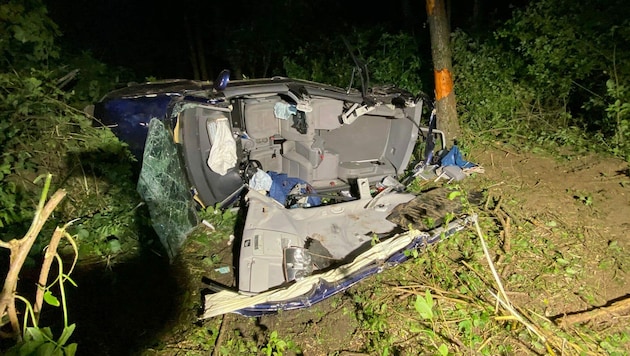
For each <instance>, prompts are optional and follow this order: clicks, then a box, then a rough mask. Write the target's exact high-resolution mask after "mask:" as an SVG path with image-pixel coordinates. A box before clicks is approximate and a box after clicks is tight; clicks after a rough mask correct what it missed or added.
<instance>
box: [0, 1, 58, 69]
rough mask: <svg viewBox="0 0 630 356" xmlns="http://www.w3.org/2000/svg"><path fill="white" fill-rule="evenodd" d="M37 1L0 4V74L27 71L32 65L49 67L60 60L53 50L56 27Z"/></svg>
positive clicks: (56, 52) (46, 11) (56, 33)
mask: <svg viewBox="0 0 630 356" xmlns="http://www.w3.org/2000/svg"><path fill="white" fill-rule="evenodd" d="M47 14H48V10H46V7H45V6H44V5H43V4H42V3H41V2H40V1H39V0H27V1H19V0H17V1H16V0H9V1H8V2H7V3H3V4H0V37H1V40H0V57H2V58H3V61H2V62H0V70H2V71H3V72H4V71H7V70H11V69H14V68H24V67H28V66H29V65H31V64H33V63H39V64H41V65H44V66H46V65H48V63H49V61H50V60H51V59H54V58H58V57H59V50H58V48H57V47H55V46H54V40H55V37H56V36H58V35H59V29H58V27H57V25H56V24H55V23H54V22H53V21H52V20H51V19H50V18H49V17H48V15H47Z"/></svg>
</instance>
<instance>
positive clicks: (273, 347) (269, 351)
mask: <svg viewBox="0 0 630 356" xmlns="http://www.w3.org/2000/svg"><path fill="white" fill-rule="evenodd" d="M261 351H262V352H263V354H265V355H267V356H272V355H273V356H282V355H284V353H285V352H287V351H293V352H300V348H299V347H297V346H296V345H295V343H294V342H293V341H291V340H288V341H287V340H284V339H282V338H280V337H279V336H278V332H277V331H275V330H274V331H272V332H271V334H270V335H269V340H268V341H267V345H265V346H263V347H262V349H261Z"/></svg>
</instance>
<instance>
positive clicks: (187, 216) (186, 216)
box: [138, 119, 197, 260]
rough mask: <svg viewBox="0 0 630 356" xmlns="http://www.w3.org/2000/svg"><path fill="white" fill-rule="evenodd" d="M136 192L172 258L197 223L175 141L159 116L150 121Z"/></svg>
mask: <svg viewBox="0 0 630 356" xmlns="http://www.w3.org/2000/svg"><path fill="white" fill-rule="evenodd" d="M138 193H140V196H142V198H143V199H144V201H145V202H146V203H147V205H148V207H149V211H150V214H151V223H152V225H153V229H154V230H155V232H156V233H157V234H158V236H159V238H160V242H161V243H162V245H163V246H164V249H165V250H166V252H167V253H168V256H169V259H170V260H172V259H173V258H174V257H175V256H176V255H177V251H178V250H179V247H180V246H181V245H182V243H183V242H184V240H185V238H186V235H187V234H188V232H190V230H191V229H192V228H193V227H195V226H196V225H197V214H196V212H195V207H194V205H193V203H192V201H191V199H190V193H189V191H188V187H187V185H186V179H185V177H184V173H183V170H182V169H181V166H180V161H179V157H178V153H177V148H176V147H175V143H174V142H173V139H172V137H171V135H170V133H169V132H168V131H167V130H166V127H165V126H164V124H163V123H162V122H161V121H160V120H158V119H152V120H151V122H150V123H149V133H148V136H147V141H146V145H145V149H144V157H143V162H142V170H141V171H140V178H139V179H138Z"/></svg>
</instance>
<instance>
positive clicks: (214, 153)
mask: <svg viewBox="0 0 630 356" xmlns="http://www.w3.org/2000/svg"><path fill="white" fill-rule="evenodd" d="M208 135H209V136H210V143H211V144H212V148H210V156H209V157H208V167H210V169H212V170H213V171H215V172H216V173H218V174H220V175H225V173H227V171H228V169H230V168H232V167H234V166H235V165H236V161H237V157H236V140H234V136H232V131H231V130H230V124H229V122H228V119H227V118H226V117H220V118H218V119H216V120H212V121H208Z"/></svg>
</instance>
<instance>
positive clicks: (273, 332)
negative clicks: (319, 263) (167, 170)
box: [193, 179, 630, 356]
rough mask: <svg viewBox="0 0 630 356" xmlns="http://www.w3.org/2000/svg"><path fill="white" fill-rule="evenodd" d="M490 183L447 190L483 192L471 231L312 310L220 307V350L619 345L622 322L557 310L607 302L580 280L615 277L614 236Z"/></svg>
mask: <svg viewBox="0 0 630 356" xmlns="http://www.w3.org/2000/svg"><path fill="white" fill-rule="evenodd" d="M495 184H496V182H492V181H487V180H484V179H476V180H475V179H471V180H470V181H465V182H464V183H462V184H461V186H460V187H456V186H454V187H453V189H454V190H453V191H462V192H463V191H465V190H467V189H470V190H473V189H481V190H483V191H484V192H485V193H486V194H485V201H483V202H482V203H481V204H480V205H479V206H475V207H470V209H472V210H473V211H474V212H475V213H476V214H478V216H479V220H478V221H479V231H476V230H475V229H470V230H466V231H463V232H460V233H458V234H457V235H455V236H452V237H451V238H449V239H447V240H445V241H443V242H441V243H440V244H438V245H434V246H432V247H429V248H427V249H425V250H422V251H410V252H409V255H410V256H413V258H412V259H411V260H410V261H408V262H406V263H403V264H401V265H400V266H397V267H396V268H392V269H388V270H386V271H384V272H383V273H381V274H378V275H375V276H373V277H370V278H368V279H367V280H365V281H363V282H362V283H359V284H358V285H357V286H355V287H353V288H351V289H349V290H348V291H347V292H346V293H344V294H343V295H339V296H335V297H333V298H330V299H329V300H327V301H325V302H322V303H319V304H317V305H314V306H312V307H311V308H308V309H305V310H300V311H296V312H285V313H280V314H279V315H276V316H272V317H263V318H260V319H255V320H250V321H249V322H247V323H245V324H243V319H244V318H241V317H236V316H225V317H224V318H231V319H230V320H231V321H230V322H229V323H225V322H224V323H223V328H225V330H224V331H223V332H225V333H226V334H225V335H226V336H225V338H224V339H223V340H222V341H221V343H220V346H219V348H220V349H219V351H220V352H221V353H220V354H230V353H239V352H240V353H244V354H269V352H271V354H277V355H280V354H288V355H293V354H301V350H304V351H303V352H304V354H328V355H339V354H342V353H343V351H351V352H362V353H367V354H375V355H417V354H430V355H442V356H446V355H459V354H475V355H476V354H481V355H513V354H540V355H542V354H549V355H599V354H610V355H625V354H627V352H628V349H629V348H630V333H629V331H628V330H627V328H626V327H625V326H624V324H623V319H618V320H617V321H614V320H613V321H609V322H607V323H603V324H602V323H590V324H589V323H586V324H583V325H579V324H577V325H562V323H561V321H562V317H563V313H564V312H565V311H566V310H576V306H579V305H582V306H584V305H588V306H601V305H603V304H604V303H606V302H607V301H606V300H603V299H602V298H601V296H600V294H599V293H598V289H599V288H600V287H601V286H598V285H596V284H589V283H587V282H585V281H586V279H587V278H589V276H590V274H592V271H594V270H599V271H601V272H602V273H611V274H613V277H612V280H613V281H614V280H615V279H614V274H616V273H618V274H619V275H621V274H623V273H627V272H628V266H630V263H629V262H630V258H628V257H627V256H626V255H627V254H624V251H623V249H622V248H621V247H620V246H619V243H618V242H616V241H610V242H609V243H608V244H607V245H606V246H604V247H598V246H595V245H593V244H591V243H590V241H591V240H593V236H592V231H591V230H589V228H587V227H583V226H574V225H569V224H567V223H566V222H564V221H563V219H562V218H561V217H560V216H558V215H556V214H554V213H551V212H544V213H540V214H538V215H536V216H521V215H519V211H520V210H519V209H517V208H518V207H519V206H520V205H521V204H522V202H521V201H519V200H518V199H516V198H513V197H508V196H496V195H493V194H492V193H491V192H492V190H491V189H487V187H492V186H494V185H495ZM416 186H418V187H420V188H421V186H422V185H421V184H416ZM569 193H570V194H574V193H575V194H577V193H578V192H569ZM579 194H580V196H581V197H584V199H577V198H576V200H577V201H576V204H579V205H587V206H589V210H593V211H596V209H597V206H598V204H600V202H599V201H598V200H593V199H590V200H589V199H588V197H589V196H590V195H589V192H579ZM451 196H452V198H454V199H461V197H463V196H465V194H451ZM589 201H590V203H589V204H587V202H589ZM591 208H592V209H591ZM211 213H212V214H208V215H209V216H214V217H215V219H216V220H213V221H211V222H212V223H213V224H216V226H218V228H217V230H221V231H223V230H222V229H223V227H227V226H229V225H230V224H231V223H233V220H232V222H230V220H231V219H232V216H230V215H226V216H224V215H222V214H215V212H214V211H211ZM228 233H229V229H228V228H225V231H224V232H222V233H221V234H220V235H217V236H218V237H217V236H215V237H213V238H219V239H222V240H225V239H227V236H228V235H227V234H228ZM482 240H483V241H484V242H485V243H486V245H487V246H486V248H485V249H484V247H483V244H482ZM593 256H603V257H601V258H592V257H593ZM493 268H494V269H495V271H496V273H495V272H493V270H492V269H493ZM617 283H623V279H621V278H620V277H619V278H618V279H617ZM232 318H234V319H232ZM239 318H240V319H239ZM217 320H218V319H211V320H208V321H206V322H204V323H203V325H204V326H205V327H206V328H208V327H209V325H215V324H216V323H217ZM224 320H227V319H224ZM245 320H247V319H245ZM263 324H264V325H265V327H262V326H261V325H263ZM210 329H211V330H212V332H210V333H209V335H208V333H206V334H204V335H208V336H207V337H206V338H205V339H204V338H203V337H201V338H200V337H199V334H196V336H195V334H194V333H193V337H195V338H196V339H197V340H198V341H197V344H198V345H199V347H198V348H199V349H200V350H204V351H205V350H208V349H209V348H210V349H214V347H216V346H215V342H216V338H217V332H218V331H217V330H218V329H216V327H213V328H210ZM239 330H240V331H239ZM204 340H205V341H204ZM347 340H353V342H352V343H351V344H350V343H348V341H347ZM282 347H284V348H283V349H282ZM270 350H271V351H270ZM313 350H315V351H313ZM206 352H207V351H206ZM274 352H275V353H274Z"/></svg>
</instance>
